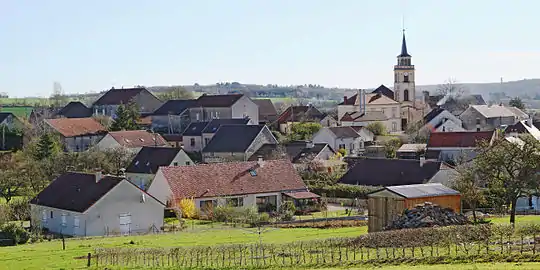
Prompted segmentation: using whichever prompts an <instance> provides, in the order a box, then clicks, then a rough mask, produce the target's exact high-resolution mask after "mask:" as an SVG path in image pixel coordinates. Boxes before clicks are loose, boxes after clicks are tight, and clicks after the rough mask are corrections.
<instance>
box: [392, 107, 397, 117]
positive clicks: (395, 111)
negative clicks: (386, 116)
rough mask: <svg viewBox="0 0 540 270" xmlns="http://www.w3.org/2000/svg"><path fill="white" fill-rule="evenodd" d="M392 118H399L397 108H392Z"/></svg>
mask: <svg viewBox="0 0 540 270" xmlns="http://www.w3.org/2000/svg"><path fill="white" fill-rule="evenodd" d="M392 117H393V118H396V117H397V108H392Z"/></svg>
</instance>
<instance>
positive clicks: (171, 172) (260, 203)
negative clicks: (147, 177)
mask: <svg viewBox="0 0 540 270" xmlns="http://www.w3.org/2000/svg"><path fill="white" fill-rule="evenodd" d="M294 192H308V189H307V187H306V185H305V184H304V182H303V181H302V178H300V176H299V175H298V173H297V172H296V170H295V169H294V167H293V165H292V164H291V163H290V162H289V161H288V160H283V159H282V160H267V161H262V160H260V161H247V162H228V163H211V164H199V165H196V166H178V167H175V166H172V167H160V168H159V170H158V172H157V174H156V177H155V178H154V180H153V181H152V183H151V184H150V187H149V188H148V193H150V194H152V195H154V196H155V197H156V198H158V200H160V201H162V202H164V203H167V204H168V205H169V206H174V205H175V204H176V202H178V201H179V200H181V199H186V198H193V199H194V200H195V205H196V206H197V208H199V209H202V210H206V209H208V208H210V207H213V206H217V205H226V204H229V205H232V206H235V207H252V206H257V207H258V209H259V211H261V212H269V211H274V210H277V209H279V207H280V205H281V202H282V201H283V196H288V194H290V193H293V195H291V196H294ZM306 194H307V193H302V194H301V195H302V199H305V197H306V196H308V197H310V196H311V197H312V198H317V197H318V195H316V194H312V193H309V195H306Z"/></svg>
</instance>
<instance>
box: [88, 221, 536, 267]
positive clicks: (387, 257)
mask: <svg viewBox="0 0 540 270" xmlns="http://www.w3.org/2000/svg"><path fill="white" fill-rule="evenodd" d="M537 234H538V235H539V236H540V229H538V228H537V227H535V228H534V229H524V230H514V229H513V228H512V227H508V226H493V225H477V226H456V227H445V228H425V229H415V230H399V231H389V232H379V233H370V234H367V235H364V236H360V237H356V238H336V239H327V240H317V241H305V242H295V243H288V244H263V243H257V244H243V245H222V246H201V247H174V248H100V249H96V250H95V253H94V254H92V260H91V261H92V263H93V264H95V265H96V266H97V267H109V266H120V267H177V268H224V267H225V268H249V267H253V268H260V267H293V266H294V267H297V266H307V267H309V266H314V265H338V264H362V263H382V262H400V261H406V260H431V261H433V260H434V259H437V260H443V259H448V258H469V259H471V258H480V257H492V256H506V257H513V256H515V255H521V257H523V256H528V257H532V258H535V260H536V259H540V256H538V251H539V247H538V246H537V244H536V236H537ZM89 262H90V259H89Z"/></svg>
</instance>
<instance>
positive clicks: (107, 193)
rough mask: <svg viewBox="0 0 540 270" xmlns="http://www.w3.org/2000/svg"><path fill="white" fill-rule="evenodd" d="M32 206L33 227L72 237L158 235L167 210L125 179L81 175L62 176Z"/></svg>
mask: <svg viewBox="0 0 540 270" xmlns="http://www.w3.org/2000/svg"><path fill="white" fill-rule="evenodd" d="M30 206H31V209H32V213H34V214H33V215H32V217H31V218H32V224H34V225H38V224H39V225H41V227H43V228H46V229H48V230H49V231H51V232H54V233H60V234H65V235H73V236H99V235H110V234H132V233H148V232H157V231H159V230H160V228H161V227H162V226H163V214H164V207H165V206H164V205H163V204H162V203H161V202H159V201H158V200H157V199H155V198H154V197H152V196H150V195H149V194H147V193H145V192H144V191H143V190H141V189H139V188H138V187H137V186H135V185H133V184H132V183H130V182H129V181H127V180H125V178H122V177H116V176H110V175H102V174H101V173H96V174H88V173H78V172H68V173H65V174H62V175H60V176H59V177H58V178H56V179H55V180H54V181H53V182H51V184H50V185H49V186H48V187H47V188H45V189H44V190H43V191H42V192H40V193H39V194H38V195H37V196H36V197H35V198H33V199H32V200H31V201H30Z"/></svg>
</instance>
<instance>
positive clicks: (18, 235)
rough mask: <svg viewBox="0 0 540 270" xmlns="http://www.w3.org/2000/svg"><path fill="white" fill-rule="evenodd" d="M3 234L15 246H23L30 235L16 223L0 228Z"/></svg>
mask: <svg viewBox="0 0 540 270" xmlns="http://www.w3.org/2000/svg"><path fill="white" fill-rule="evenodd" d="M2 232H4V233H5V234H6V235H7V236H8V237H9V238H10V239H13V240H14V241H15V244H25V243H26V242H28V240H29V239H30V235H29V234H28V232H27V231H25V230H24V228H23V227H22V226H20V225H18V224H16V223H7V224H5V225H4V226H3V227H2Z"/></svg>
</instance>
